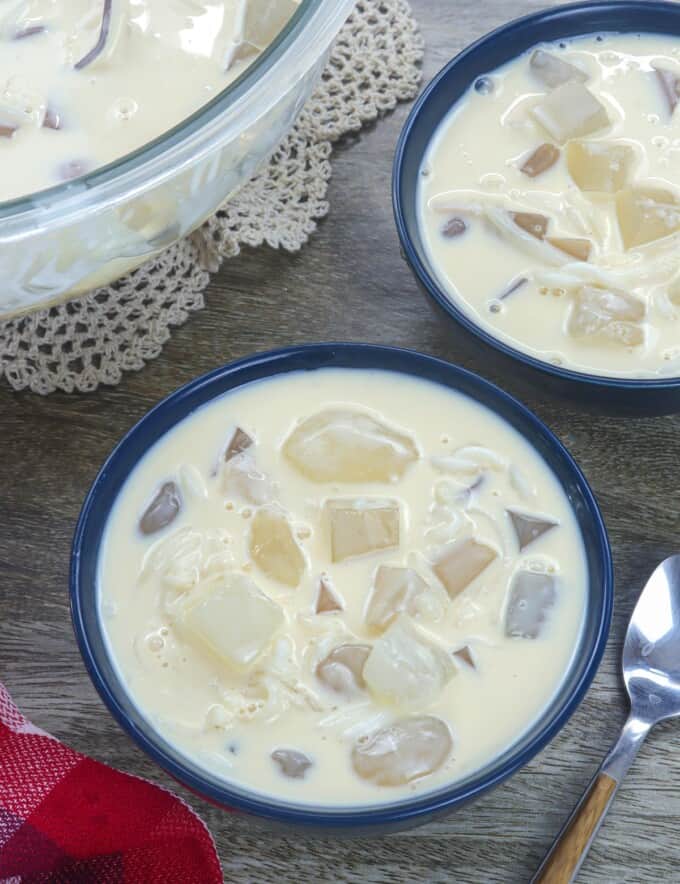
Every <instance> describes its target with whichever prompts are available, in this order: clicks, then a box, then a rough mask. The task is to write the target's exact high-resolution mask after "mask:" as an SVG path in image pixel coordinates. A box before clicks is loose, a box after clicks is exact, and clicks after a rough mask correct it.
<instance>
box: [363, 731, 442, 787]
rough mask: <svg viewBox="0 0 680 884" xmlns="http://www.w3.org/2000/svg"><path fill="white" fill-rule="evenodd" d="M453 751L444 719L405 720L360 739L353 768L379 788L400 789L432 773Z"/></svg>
mask: <svg viewBox="0 0 680 884" xmlns="http://www.w3.org/2000/svg"><path fill="white" fill-rule="evenodd" d="M452 748H453V740H452V738H451V732H450V731H449V729H448V727H447V726H446V724H445V723H444V722H443V721H442V720H441V718H436V717H435V716H434V715H417V716H412V717H409V718H402V719H400V720H399V721H395V722H394V723H393V724H391V725H389V726H388V727H384V728H382V729H381V730H379V731H377V732H376V733H375V734H373V736H371V737H370V738H369V739H368V740H366V739H361V738H360V739H359V740H358V741H357V743H356V744H355V746H354V749H353V750H352V766H353V767H354V770H355V772H356V773H357V774H358V775H359V776H360V777H361V778H362V779H363V780H368V781H369V782H371V783H374V784H375V785H376V786H401V785H403V784H404V783H410V782H412V781H413V780H417V779H419V778H420V777H424V776H427V775H428V774H431V773H433V772H434V771H436V770H437V769H438V768H440V767H441V766H442V764H444V762H445V761H446V759H447V758H448V756H449V755H450V753H451V750H452Z"/></svg>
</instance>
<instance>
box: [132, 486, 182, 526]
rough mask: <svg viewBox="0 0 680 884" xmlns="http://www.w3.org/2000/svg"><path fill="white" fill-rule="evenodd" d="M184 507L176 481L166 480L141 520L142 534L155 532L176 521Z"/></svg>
mask: <svg viewBox="0 0 680 884" xmlns="http://www.w3.org/2000/svg"><path fill="white" fill-rule="evenodd" d="M181 508H182V498H181V496H180V493H179V488H178V487H177V485H176V484H175V483H174V482H164V483H163V484H162V485H161V487H160V488H159V489H158V491H157V492H156V495H155V496H154V499H153V500H152V501H151V503H150V504H149V505H148V507H147V508H146V509H145V510H144V513H143V515H142V517H141V519H140V520H139V530H140V531H141V532H142V534H155V533H156V532H157V531H161V530H162V529H163V528H167V526H168V525H169V524H170V523H171V522H174V520H175V519H176V518H177V516H178V515H179V512H180V510H181Z"/></svg>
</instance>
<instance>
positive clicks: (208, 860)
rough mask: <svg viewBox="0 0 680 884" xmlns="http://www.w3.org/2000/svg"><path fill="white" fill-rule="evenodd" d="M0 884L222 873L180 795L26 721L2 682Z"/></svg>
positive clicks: (192, 881)
mask: <svg viewBox="0 0 680 884" xmlns="http://www.w3.org/2000/svg"><path fill="white" fill-rule="evenodd" d="M0 882H6V884H221V882H222V872H221V870H220V863H219V860H218V859H217V853H216V851H215V845H214V843H213V840H212V838H211V837H210V834H209V832H208V830H207V829H206V827H205V825H204V824H203V823H202V822H201V820H200V819H199V818H198V817H197V816H196V814H195V813H194V812H193V811H192V810H191V809H190V808H189V807H188V806H187V805H186V804H185V803H184V802H183V801H181V800H180V799H179V798H177V797H176V796H174V795H173V794H172V793H170V792H168V791H166V790H165V789H161V788H159V787H158V786H154V785H152V784H151V783H148V782H146V781H145V780H142V779H139V778H138V777H133V776H130V775H129V774H124V773H120V772H119V771H116V770H113V769H112V768H110V767H107V766H106V765H104V764H100V763H99V762H98V761H93V760H92V759H90V758H87V757H86V756H84V755H81V754H80V753H78V752H74V751H73V749H69V748H68V747H67V746H64V745H63V744H62V743H60V742H59V741H58V740H55V739H54V738H53V737H51V736H50V735H49V734H46V733H44V731H41V730H39V729H38V728H36V727H34V726H33V725H32V724H31V722H30V721H28V720H27V719H26V718H24V716H23V715H22V714H21V713H20V712H19V710H18V709H17V707H16V706H15V705H14V703H13V702H12V698H11V697H10V695H9V693H8V692H7V690H6V689H5V688H4V686H3V685H1V684H0Z"/></svg>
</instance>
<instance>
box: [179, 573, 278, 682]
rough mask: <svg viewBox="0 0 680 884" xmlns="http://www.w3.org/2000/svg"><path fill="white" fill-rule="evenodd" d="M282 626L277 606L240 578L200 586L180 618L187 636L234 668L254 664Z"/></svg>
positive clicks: (216, 580)
mask: <svg viewBox="0 0 680 884" xmlns="http://www.w3.org/2000/svg"><path fill="white" fill-rule="evenodd" d="M283 622H284V614H283V611H282V609H281V608H280V607H279V605H277V604H276V602H274V601H272V599H270V598H269V596H267V595H265V594H264V593H263V592H262V591H261V590H260V589H259V588H258V587H257V586H256V585H255V584H254V583H253V581H252V580H249V579H248V578H247V577H244V576H243V575H239V574H228V575H226V576H222V577H220V578H219V579H214V580H211V581H209V582H207V583H205V584H203V585H201V586H199V587H198V588H197V590H196V593H195V595H194V596H193V599H192V601H191V603H190V604H189V605H187V606H186V608H185V609H184V611H183V612H182V614H181V615H180V626H181V628H182V629H183V630H184V631H185V632H187V634H188V635H190V636H191V637H192V638H193V639H194V640H195V641H197V642H199V643H200V644H202V645H204V646H205V647H206V648H208V649H209V650H210V651H211V652H212V653H213V654H215V655H217V656H218V657H219V658H220V659H221V660H223V661H224V662H225V663H227V664H229V665H231V666H234V667H237V668H243V667H246V666H249V665H250V664H251V663H253V662H254V661H255V660H256V659H257V657H259V656H260V654H261V653H262V652H263V651H264V650H265V649H266V648H268V647H269V645H270V644H271V641H272V639H273V637H274V635H275V634H276V632H277V631H278V630H279V628H280V627H281V626H282V625H283Z"/></svg>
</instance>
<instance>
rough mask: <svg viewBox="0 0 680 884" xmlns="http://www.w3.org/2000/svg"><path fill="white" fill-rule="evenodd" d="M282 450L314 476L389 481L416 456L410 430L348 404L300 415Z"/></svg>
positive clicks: (318, 479) (301, 469) (316, 478)
mask: <svg viewBox="0 0 680 884" xmlns="http://www.w3.org/2000/svg"><path fill="white" fill-rule="evenodd" d="M283 453H284V456H285V457H286V458H287V459H288V460H289V461H290V463H291V464H292V465H293V466H294V467H295V468H296V469H297V470H298V471H299V472H300V473H302V475H303V476H306V477H307V478H308V479H311V480H312V481H313V482H388V481H390V480H392V479H395V478H400V477H401V476H402V475H403V474H404V472H405V470H406V469H407V467H408V466H409V465H410V464H412V463H413V462H414V461H415V460H417V459H418V448H417V446H416V443H415V441H414V440H413V439H412V438H411V437H410V436H408V435H406V434H405V433H401V432H399V431H398V430H395V429H393V428H392V427H389V426H387V424H385V423H383V422H382V421H380V420H379V419H378V418H376V417H373V416H372V415H370V414H366V413H365V412H361V411H352V410H350V409H332V410H327V411H322V412H319V413H318V414H315V415H313V416H312V417H309V418H307V419H306V420H304V421H302V423H301V424H299V425H298V426H297V427H296V428H295V429H294V430H293V432H292V433H291V434H290V436H289V437H288V438H287V439H286V441H285V443H284V445H283Z"/></svg>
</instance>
